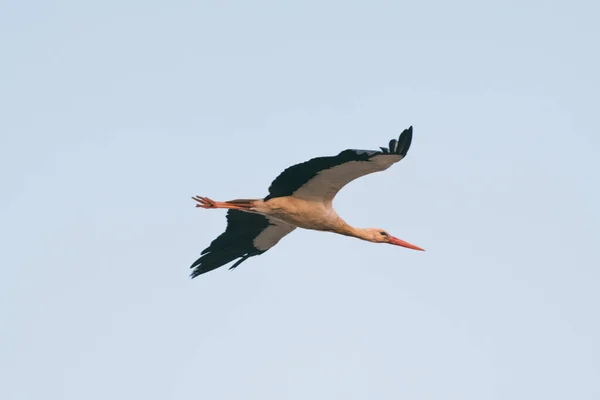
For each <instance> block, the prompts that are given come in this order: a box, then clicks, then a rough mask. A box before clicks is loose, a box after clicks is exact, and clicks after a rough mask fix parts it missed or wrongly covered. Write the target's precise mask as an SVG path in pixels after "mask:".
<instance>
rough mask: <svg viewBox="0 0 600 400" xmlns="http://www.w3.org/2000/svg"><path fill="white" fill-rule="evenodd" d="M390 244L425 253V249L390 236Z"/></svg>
mask: <svg viewBox="0 0 600 400" xmlns="http://www.w3.org/2000/svg"><path fill="white" fill-rule="evenodd" d="M390 243H391V244H395V245H396V246H402V247H406V248H408V249H413V250H419V251H425V250H424V249H422V248H420V247H419V246H415V245H414V244H410V243H408V242H405V241H404V240H402V239H398V238H397V237H394V236H390Z"/></svg>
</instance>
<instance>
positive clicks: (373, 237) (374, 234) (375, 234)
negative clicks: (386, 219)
mask: <svg viewBox="0 0 600 400" xmlns="http://www.w3.org/2000/svg"><path fill="white" fill-rule="evenodd" d="M365 231H366V232H367V237H366V239H367V240H368V241H370V242H373V243H388V244H393V245H396V246H402V247H406V248H408V249H413V250H420V251H425V250H423V249H422V248H420V247H418V246H415V245H414V244H410V243H408V242H405V241H404V240H402V239H398V238H397V237H395V236H392V235H390V234H389V233H388V232H387V231H385V230H384V229H380V228H368V229H365Z"/></svg>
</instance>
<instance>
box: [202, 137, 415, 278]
mask: <svg viewBox="0 0 600 400" xmlns="http://www.w3.org/2000/svg"><path fill="white" fill-rule="evenodd" d="M411 140H412V126H411V127H409V128H408V129H406V130H404V132H402V134H401V135H400V137H399V138H398V140H396V139H392V140H391V141H390V143H389V148H385V147H380V148H381V151H377V150H344V151H342V152H341V153H340V154H338V155H337V156H332V157H318V158H313V159H311V160H309V161H306V162H304V163H302V164H297V165H294V166H291V167H289V168H288V169H286V170H285V171H283V172H282V173H281V174H280V175H279V176H278V177H277V178H276V179H275V180H274V181H273V183H272V184H271V186H270V187H269V194H268V195H267V196H266V197H265V198H264V199H238V200H231V201H225V202H219V201H214V200H211V199H209V198H208V197H200V196H195V197H192V199H194V200H195V201H197V202H198V204H196V207H201V208H211V209H216V208H227V209H229V210H228V212H227V229H226V230H225V232H224V233H222V234H221V235H220V236H219V237H217V238H216V239H215V240H213V242H212V243H211V244H210V246H209V247H207V248H206V249H204V251H202V253H201V257H200V258H199V259H198V260H196V262H194V263H193V264H192V266H191V267H190V268H192V274H191V276H192V278H195V277H196V276H198V275H201V274H203V273H205V272H209V271H212V270H213V269H215V268H218V267H220V266H223V265H225V264H227V263H229V262H231V261H233V260H235V259H238V258H240V260H238V261H237V262H236V263H235V264H234V265H233V266H232V267H231V268H229V269H233V268H235V267H237V266H238V265H240V264H241V263H242V262H244V261H246V260H247V259H248V258H249V257H252V256H258V255H260V254H262V253H264V252H265V251H267V250H269V249H270V248H271V247H273V246H275V245H276V244H277V243H278V242H279V241H280V240H281V238H283V237H284V236H285V235H287V234H288V233H290V232H292V231H293V230H294V229H296V228H304V229H313V230H317V231H325V232H334V233H339V234H342V235H346V236H354V237H356V238H358V239H362V240H367V241H369V242H373V243H388V244H394V245H397V246H403V247H407V248H409V249H414V250H421V251H423V249H422V248H420V247H417V246H415V245H412V244H410V243H408V242H405V241H403V240H400V239H398V238H396V237H394V236H392V235H390V234H389V233H387V232H386V231H385V230H383V229H379V228H365V229H360V228H355V227H352V226H350V225H348V224H347V223H346V222H345V221H344V220H343V219H342V218H340V216H339V215H338V214H337V213H336V212H335V210H334V209H333V206H332V201H333V198H334V197H335V195H336V194H337V192H338V191H339V190H340V189H341V188H343V187H344V186H345V185H346V184H348V183H349V182H351V181H353V180H354V179H356V178H359V177H361V176H363V175H368V174H371V173H373V172H378V171H384V170H386V169H388V168H389V167H390V166H391V165H392V164H395V163H397V162H398V161H400V160H402V159H403V158H404V157H405V156H406V153H407V152H408V149H409V147H410V142H411Z"/></svg>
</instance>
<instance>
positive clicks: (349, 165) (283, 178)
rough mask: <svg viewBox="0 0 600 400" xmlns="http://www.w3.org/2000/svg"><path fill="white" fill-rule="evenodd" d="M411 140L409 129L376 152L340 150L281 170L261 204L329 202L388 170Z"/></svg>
mask: <svg viewBox="0 0 600 400" xmlns="http://www.w3.org/2000/svg"><path fill="white" fill-rule="evenodd" d="M411 141H412V126H411V127H409V128H408V129H405V130H404V131H403V132H402V133H401V134H400V137H399V138H398V140H396V139H392V140H391V141H390V143H389V147H388V148H385V147H381V151H379V150H344V151H342V152H341V153H340V154H338V155H337V156H332V157H318V158H313V159H311V160H309V161H306V162H304V163H301V164H296V165H294V166H291V167H289V168H288V169H286V170H285V171H283V172H282V173H281V174H280V175H279V176H278V177H277V178H276V179H275V180H274V181H273V183H272V184H271V186H270V187H269V194H268V195H267V196H266V197H265V199H264V200H265V201H266V200H269V199H272V198H275V197H285V196H294V197H297V198H300V199H303V200H320V201H326V202H330V201H332V200H333V198H334V197H335V195H336V194H337V193H338V192H339V191H340V189H341V188H343V187H344V186H345V185H346V184H348V183H350V182H352V181H353V180H355V179H356V178H359V177H361V176H364V175H368V174H371V173H373V172H378V171H383V170H386V169H388V168H389V167H390V166H391V165H392V164H394V163H397V162H398V161H400V160H402V159H403V158H404V157H405V156H406V153H407V152H408V149H409V148H410V143H411Z"/></svg>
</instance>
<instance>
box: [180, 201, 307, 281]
mask: <svg viewBox="0 0 600 400" xmlns="http://www.w3.org/2000/svg"><path fill="white" fill-rule="evenodd" d="M294 229H296V227H295V226H293V225H289V224H287V223H285V222H283V221H280V220H277V219H274V218H270V217H266V216H264V215H260V214H254V213H248V212H245V211H238V210H228V212H227V229H225V232H223V233H222V234H221V235H220V236H219V237H217V238H216V239H215V240H213V241H212V243H211V244H210V246H208V247H207V248H206V249H204V250H203V251H202V253H201V257H200V258H199V259H198V260H196V261H195V262H194V263H193V264H192V266H191V267H190V268H192V274H191V277H192V278H195V277H197V276H198V275H201V274H204V273H206V272H209V271H212V270H213V269H216V268H219V267H221V266H223V265H225V264H227V263H229V262H231V261H233V260H235V259H237V258H241V259H240V260H238V261H237V262H236V263H235V264H234V265H233V266H232V267H230V268H229V269H233V268H235V267H237V266H238V265H240V264H241V263H242V262H244V261H246V260H247V259H248V258H249V257H252V256H258V255H260V254H262V253H264V252H265V251H267V250H269V249H270V248H271V247H273V246H275V245H276V244H277V242H279V240H281V238H282V237H284V236H285V235H287V234H288V233H290V232H291V231H293V230H294Z"/></svg>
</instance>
